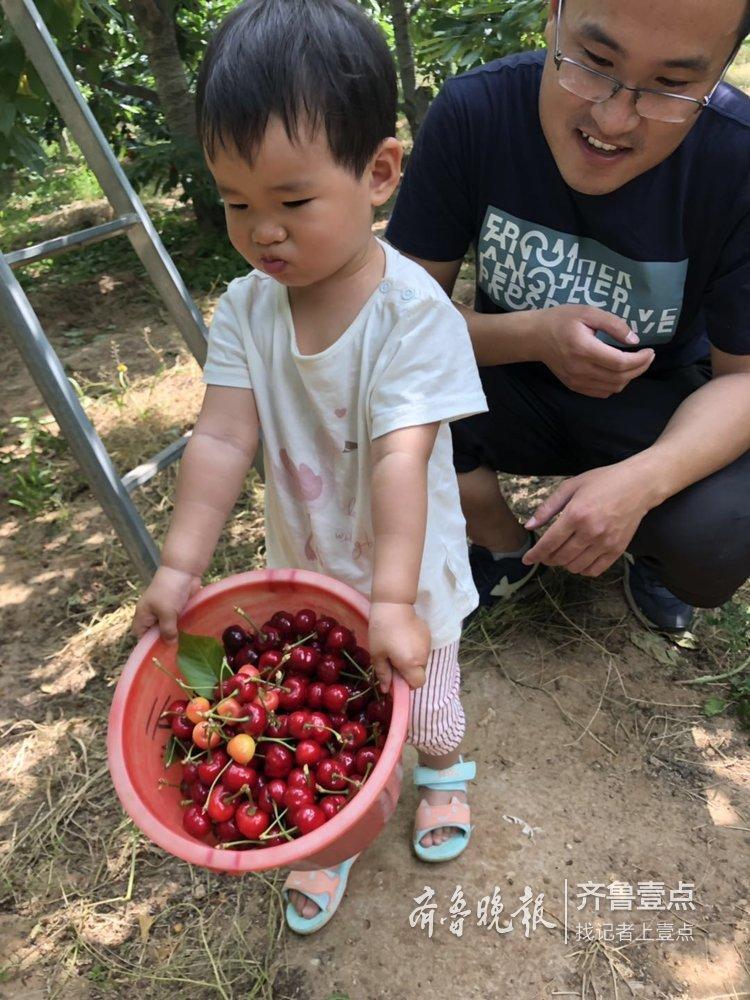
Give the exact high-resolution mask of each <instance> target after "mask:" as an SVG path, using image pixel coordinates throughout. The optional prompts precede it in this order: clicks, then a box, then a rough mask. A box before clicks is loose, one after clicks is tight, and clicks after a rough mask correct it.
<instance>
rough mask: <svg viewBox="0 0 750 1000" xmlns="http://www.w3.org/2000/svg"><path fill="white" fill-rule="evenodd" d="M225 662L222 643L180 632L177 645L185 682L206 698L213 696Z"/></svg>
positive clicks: (178, 661) (178, 658)
mask: <svg viewBox="0 0 750 1000" xmlns="http://www.w3.org/2000/svg"><path fill="white" fill-rule="evenodd" d="M223 662H224V649H223V647H222V645H221V643H220V642H219V641H218V640H217V639H214V638H213V637H212V636H210V635H191V634H190V633H189V632H180V634H179V639H178V644H177V664H178V666H179V668H180V670H181V672H182V676H183V677H184V678H185V682H186V683H187V684H188V686H189V687H191V688H192V689H193V691H195V693H196V694H199V695H202V696H203V697H204V698H211V697H212V696H213V692H214V688H215V687H216V682H217V681H218V679H219V676H220V674H221V666H222V663H223Z"/></svg>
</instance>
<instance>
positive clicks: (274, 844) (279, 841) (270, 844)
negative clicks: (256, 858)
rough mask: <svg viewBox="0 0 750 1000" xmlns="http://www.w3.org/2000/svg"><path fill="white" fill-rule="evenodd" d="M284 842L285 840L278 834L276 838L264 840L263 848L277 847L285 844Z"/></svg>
mask: <svg viewBox="0 0 750 1000" xmlns="http://www.w3.org/2000/svg"><path fill="white" fill-rule="evenodd" d="M286 842H287V838H286V837H284V836H282V834H279V835H278V836H277V837H268V838H266V842H265V846H266V847H278V846H279V844H285V843H286Z"/></svg>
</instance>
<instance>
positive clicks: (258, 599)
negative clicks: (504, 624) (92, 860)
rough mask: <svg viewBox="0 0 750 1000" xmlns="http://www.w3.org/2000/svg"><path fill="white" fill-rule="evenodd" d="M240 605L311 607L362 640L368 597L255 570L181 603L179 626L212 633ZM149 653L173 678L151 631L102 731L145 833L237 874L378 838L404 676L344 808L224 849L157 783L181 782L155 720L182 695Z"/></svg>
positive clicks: (332, 584) (318, 860)
mask: <svg viewBox="0 0 750 1000" xmlns="http://www.w3.org/2000/svg"><path fill="white" fill-rule="evenodd" d="M236 605H239V606H240V607H242V608H243V609H244V610H246V611H247V612H248V614H249V615H250V616H251V617H252V618H253V619H254V620H255V621H257V622H258V623H259V624H261V623H262V622H264V621H266V620H267V619H268V618H269V617H270V616H271V614H272V613H273V612H274V611H279V610H281V609H284V610H287V611H292V612H296V611H299V610H300V609H301V608H305V607H309V608H312V609H313V610H314V611H315V612H316V613H317V614H328V615H332V616H333V617H334V618H336V619H337V620H338V621H339V622H341V623H342V624H343V625H346V626H347V627H348V628H351V629H354V630H355V632H356V634H357V641H358V642H359V643H360V644H361V645H366V639H367V619H368V610H369V604H368V602H367V601H366V600H365V598H364V597H362V595H361V594H358V593H357V592H356V591H355V590H353V589H352V588H351V587H348V586H346V585H345V584H342V583H339V582H338V581H336V580H333V579H331V578H330V577H327V576H321V575H320V574H319V573H310V572H308V571H306V570H290V569H277V570H256V571H253V572H250V573H240V574H238V575H236V576H231V577H229V578H228V579H226V580H223V581H222V582H221V583H214V584H211V585H210V586H208V587H205V588H204V589H203V590H201V591H200V592H199V593H198V594H196V595H195V597H193V598H192V600H191V601H190V602H189V604H188V605H187V606H186V608H185V611H184V613H183V615H182V617H181V618H180V628H181V629H183V630H184V631H186V632H193V633H198V634H200V635H212V636H214V637H216V638H217V639H218V638H220V637H221V633H222V632H223V631H224V629H225V628H226V627H227V625H230V624H232V623H233V622H236V621H238V616H237V615H236V614H235V613H234V611H233V610H232V609H233V608H234V607H235V606H236ZM154 656H155V657H157V658H158V659H159V660H160V662H161V663H162V664H163V666H164V667H166V669H167V670H168V671H169V672H170V673H172V674H174V675H176V676H179V670H178V667H177V646H176V644H175V645H169V644H167V643H165V642H163V641H162V640H161V639H160V637H159V633H158V630H157V629H156V628H153V629H150V630H149V631H148V632H147V633H146V634H145V635H144V636H143V637H142V639H141V640H140V642H139V643H138V645H137V646H136V647H135V649H134V650H133V652H132V653H131V655H130V657H129V659H128V662H127V663H126V664H125V668H124V670H123V672H122V676H121V677H120V680H119V682H118V684H117V688H116V689H115V696H114V700H113V702H112V708H111V710H110V713H109V731H108V734H107V754H108V759H109V770H110V773H111V775H112V780H113V782H114V786H115V789H116V791H117V794H118V796H119V798H120V801H121V802H122V804H123V807H124V808H125V811H126V812H127V813H128V815H129V816H130V817H131V819H132V820H133V822H134V823H135V824H136V826H138V827H139V828H140V829H141V830H142V831H143V833H144V834H145V835H146V836H147V837H148V838H149V840H152V841H153V842H154V843H155V844H158V845H159V847H161V848H163V849H164V850H165V851H168V852H169V853H170V854H173V855H175V856H176V857H178V858H182V859H183V861H188V862H190V863H191V864H194V865H201V866H202V867H204V868H210V869H212V870H214V871H225V872H232V873H235V874H241V873H242V872H248V871H262V870H264V869H266V868H282V867H283V868H287V867H288V868H296V869H315V868H329V867H331V866H332V865H335V864H338V863H339V862H341V861H344V860H345V859H346V858H350V857H351V856H352V855H353V854H356V853H357V852H358V851H362V850H363V849H364V848H365V847H367V846H368V844H370V843H371V842H372V841H373V840H374V839H375V838H376V837H377V836H378V834H379V833H380V831H381V830H382V829H383V827H384V826H385V824H386V823H387V821H388V820H389V819H390V817H391V815H392V813H393V810H394V809H395V808H396V803H397V801H398V796H399V792H400V790H401V776H402V769H401V751H402V749H403V745H404V740H405V738H406V727H407V719H408V710H409V689H408V686H407V685H406V683H405V682H404V681H403V679H402V678H401V677H398V676H394V684H393V717H392V719H391V725H390V729H389V732H388V738H387V740H386V743H385V746H384V747H383V752H382V754H381V756H380V759H379V760H378V763H377V764H376V766H375V768H374V769H373V771H372V774H371V775H370V777H369V778H368V779H367V781H366V782H365V784H364V786H363V787H362V790H361V791H360V792H358V794H357V795H356V796H355V797H354V798H353V799H352V801H351V802H349V803H348V804H347V805H346V806H345V807H344V808H343V809H342V810H341V812H340V813H338V814H337V815H336V816H334V817H333V819H330V820H329V821H328V822H327V823H325V824H324V825H323V826H322V827H319V828H318V829H317V830H314V831H313V832H312V833H308V834H305V836H304V837H300V838H299V839H298V840H291V841H289V842H288V843H286V844H281V845H279V846H278V847H264V848H258V849H257V850H247V851H235V850H227V849H224V850H221V849H218V848H216V847H215V846H213V845H212V844H210V843H208V842H203V841H199V840H196V839H195V838H194V837H191V836H190V835H189V834H187V833H186V832H185V831H184V830H183V828H182V815H183V811H184V810H183V808H182V807H181V806H180V799H181V797H182V796H181V794H180V791H179V789H178V788H170V787H168V786H165V785H159V779H160V778H165V777H166V778H167V780H169V781H172V782H175V783H176V784H179V781H180V772H181V768H180V765H179V763H175V764H173V765H172V766H171V767H170V769H169V770H168V771H165V769H164V764H163V760H162V753H163V747H164V745H165V743H166V741H167V739H168V738H169V731H168V730H166V729H163V728H161V727H160V726H159V717H160V715H161V713H162V711H163V710H164V709H165V708H166V706H167V705H168V704H169V702H170V701H172V700H173V699H175V698H178V697H183V694H182V692H181V690H180V688H179V686H178V685H177V683H176V682H173V681H170V679H169V677H167V676H165V674H163V673H162V672H161V671H160V670H158V669H157V668H156V667H155V666H154V665H153V663H152V657H154Z"/></svg>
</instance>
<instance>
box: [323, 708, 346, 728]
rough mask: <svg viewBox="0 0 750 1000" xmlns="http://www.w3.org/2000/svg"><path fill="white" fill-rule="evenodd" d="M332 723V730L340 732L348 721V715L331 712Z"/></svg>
mask: <svg viewBox="0 0 750 1000" xmlns="http://www.w3.org/2000/svg"><path fill="white" fill-rule="evenodd" d="M328 718H329V719H330V722H331V729H336V730H339V729H341V727H342V726H343V725H344V723H345V722H346V721H347V720H346V715H345V714H344V712H331V714H330V715H329V717H328Z"/></svg>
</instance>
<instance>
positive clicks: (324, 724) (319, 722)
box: [302, 712, 334, 743]
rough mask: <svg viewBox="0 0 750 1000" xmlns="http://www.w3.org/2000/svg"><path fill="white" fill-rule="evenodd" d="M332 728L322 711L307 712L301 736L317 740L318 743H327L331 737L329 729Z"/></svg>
mask: <svg viewBox="0 0 750 1000" xmlns="http://www.w3.org/2000/svg"><path fill="white" fill-rule="evenodd" d="M333 728H334V727H333V726H332V725H331V724H330V719H329V718H328V717H327V716H325V715H323V713H322V712H308V713H307V720H306V722H305V731H304V733H303V734H302V736H303V738H304V737H306V738H308V739H311V740H317V742H318V743H327V742H328V740H329V739H330V738H331V729H333Z"/></svg>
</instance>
